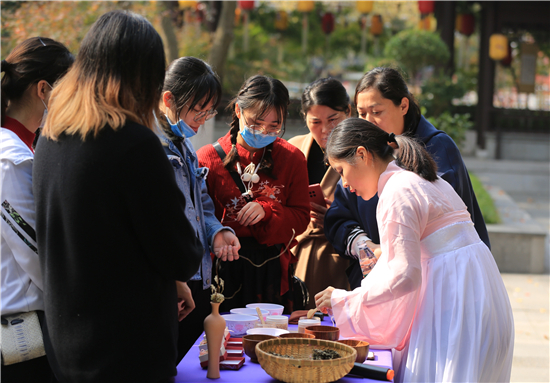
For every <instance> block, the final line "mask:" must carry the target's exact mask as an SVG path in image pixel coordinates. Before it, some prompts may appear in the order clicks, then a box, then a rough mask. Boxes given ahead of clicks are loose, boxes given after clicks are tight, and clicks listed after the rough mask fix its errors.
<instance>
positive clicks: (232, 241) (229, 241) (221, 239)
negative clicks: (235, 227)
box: [212, 230, 241, 261]
mask: <svg viewBox="0 0 550 383" xmlns="http://www.w3.org/2000/svg"><path fill="white" fill-rule="evenodd" d="M212 247H213V248H214V254H216V257H218V258H220V259H221V260H222V261H236V260H237V259H239V249H240V248H241V244H240V242H239V239H238V238H237V237H236V236H235V234H233V233H232V232H231V231H229V230H221V231H219V232H218V233H217V234H216V235H215V236H214V240H213V241H212Z"/></svg>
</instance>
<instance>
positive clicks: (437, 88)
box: [418, 72, 467, 116]
mask: <svg viewBox="0 0 550 383" xmlns="http://www.w3.org/2000/svg"><path fill="white" fill-rule="evenodd" d="M466 91H467V88H466V82H465V81H462V76H460V75H458V76H457V77H455V79H454V80H453V79H451V78H450V77H449V76H446V75H445V74H443V73H441V72H440V73H439V74H437V75H434V76H432V77H431V78H430V79H429V80H427V81H426V82H425V83H424V85H422V94H420V95H419V96H418V101H419V102H420V105H421V106H423V107H425V108H426V114H427V115H428V116H439V115H441V114H442V113H443V112H445V111H447V110H449V108H450V106H451V105H452V101H453V99H455V98H461V97H462V96H464V94H465V93H466Z"/></svg>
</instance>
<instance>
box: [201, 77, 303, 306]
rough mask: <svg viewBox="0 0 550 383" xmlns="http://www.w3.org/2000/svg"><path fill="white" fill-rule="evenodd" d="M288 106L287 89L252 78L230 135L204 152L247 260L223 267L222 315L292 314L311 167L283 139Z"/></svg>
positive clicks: (219, 202)
mask: <svg viewBox="0 0 550 383" xmlns="http://www.w3.org/2000/svg"><path fill="white" fill-rule="evenodd" d="M288 104H289V96H288V90H287V89H286V87H285V86H284V85H283V83H282V82H280V81H279V80H276V79H273V78H270V77H266V76H259V75H257V76H253V77H251V78H249V79H248V80H246V81H245V83H244V84H243V86H242V87H241V90H240V91H239V93H238V95H237V96H236V97H235V98H234V99H233V101H232V102H231V104H230V106H229V108H231V109H232V110H233V120H232V122H231V128H230V130H229V132H228V133H227V134H226V135H225V136H224V137H222V138H220V139H219V140H218V142H217V143H215V144H214V145H207V146H205V147H203V148H201V149H200V150H199V151H198V152H197V155H198V158H199V164H200V166H204V167H208V168H209V169H210V171H209V174H208V177H207V179H206V180H207V181H206V182H207V185H208V190H209V194H210V196H211V197H212V200H213V201H214V205H215V208H216V216H217V217H218V219H220V221H221V222H222V223H223V225H225V226H229V227H231V228H233V230H235V234H236V235H237V237H238V238H239V241H240V243H241V249H240V250H239V255H240V256H241V258H239V259H238V260H237V261H233V262H221V263H220V267H219V270H218V274H219V275H220V277H221V278H222V279H223V280H224V281H225V292H224V295H225V296H226V300H225V301H224V303H223V305H222V310H229V309H231V308H234V307H244V306H245V305H246V304H248V303H255V302H264V303H278V304H282V305H284V306H285V311H286V312H290V311H292V303H291V302H292V292H291V291H290V284H289V279H290V278H289V277H290V275H291V272H292V264H293V263H295V262H296V261H297V259H296V258H295V257H294V256H293V255H292V254H291V252H290V249H289V248H290V247H292V246H294V245H295V244H296V240H295V237H296V236H297V235H299V234H301V233H302V232H303V231H304V230H305V229H306V227H307V224H308V223H309V196H308V176H307V162H306V159H305V157H304V155H303V154H302V152H301V151H300V150H299V149H297V148H296V147H294V146H292V145H290V144H289V143H288V142H286V141H285V140H283V139H281V138H280V136H281V135H282V134H283V133H284V123H285V120H286V115H287V108H288ZM222 157H224V158H223V160H222ZM289 243H290V246H288V244H289ZM280 253H282V255H281V256H280V257H279V258H275V259H271V258H274V257H277V255H279V254H280ZM243 256H244V257H246V258H247V259H248V260H250V261H251V262H252V263H254V265H252V264H251V262H249V261H248V260H246V259H243ZM270 259H271V260H270ZM267 260H269V261H267ZM265 261H267V262H265ZM264 262H265V263H264ZM258 266H259V267H258ZM215 273H216V271H215V268H214V271H213V274H214V275H215ZM233 295H234V296H233Z"/></svg>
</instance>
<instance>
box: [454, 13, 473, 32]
mask: <svg viewBox="0 0 550 383" xmlns="http://www.w3.org/2000/svg"><path fill="white" fill-rule="evenodd" d="M461 16H462V17H461V18H460V25H459V26H458V31H459V32H460V33H462V34H463V35H464V36H471V35H472V33H474V31H475V25H476V24H475V23H476V19H475V17H474V15H473V14H471V13H466V14H464V15H461Z"/></svg>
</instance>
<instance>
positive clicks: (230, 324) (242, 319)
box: [222, 314, 260, 337]
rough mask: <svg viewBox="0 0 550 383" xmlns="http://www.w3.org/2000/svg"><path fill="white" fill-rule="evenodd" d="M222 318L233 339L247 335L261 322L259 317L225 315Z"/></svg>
mask: <svg viewBox="0 0 550 383" xmlns="http://www.w3.org/2000/svg"><path fill="white" fill-rule="evenodd" d="M222 317H223V319H225V324H226V325H227V328H228V329H229V332H230V333H231V336H232V337H237V336H242V335H244V334H246V331H247V330H249V329H251V328H254V325H255V324H256V323H257V322H259V321H260V318H258V316H252V315H243V314H225V315H222Z"/></svg>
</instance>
